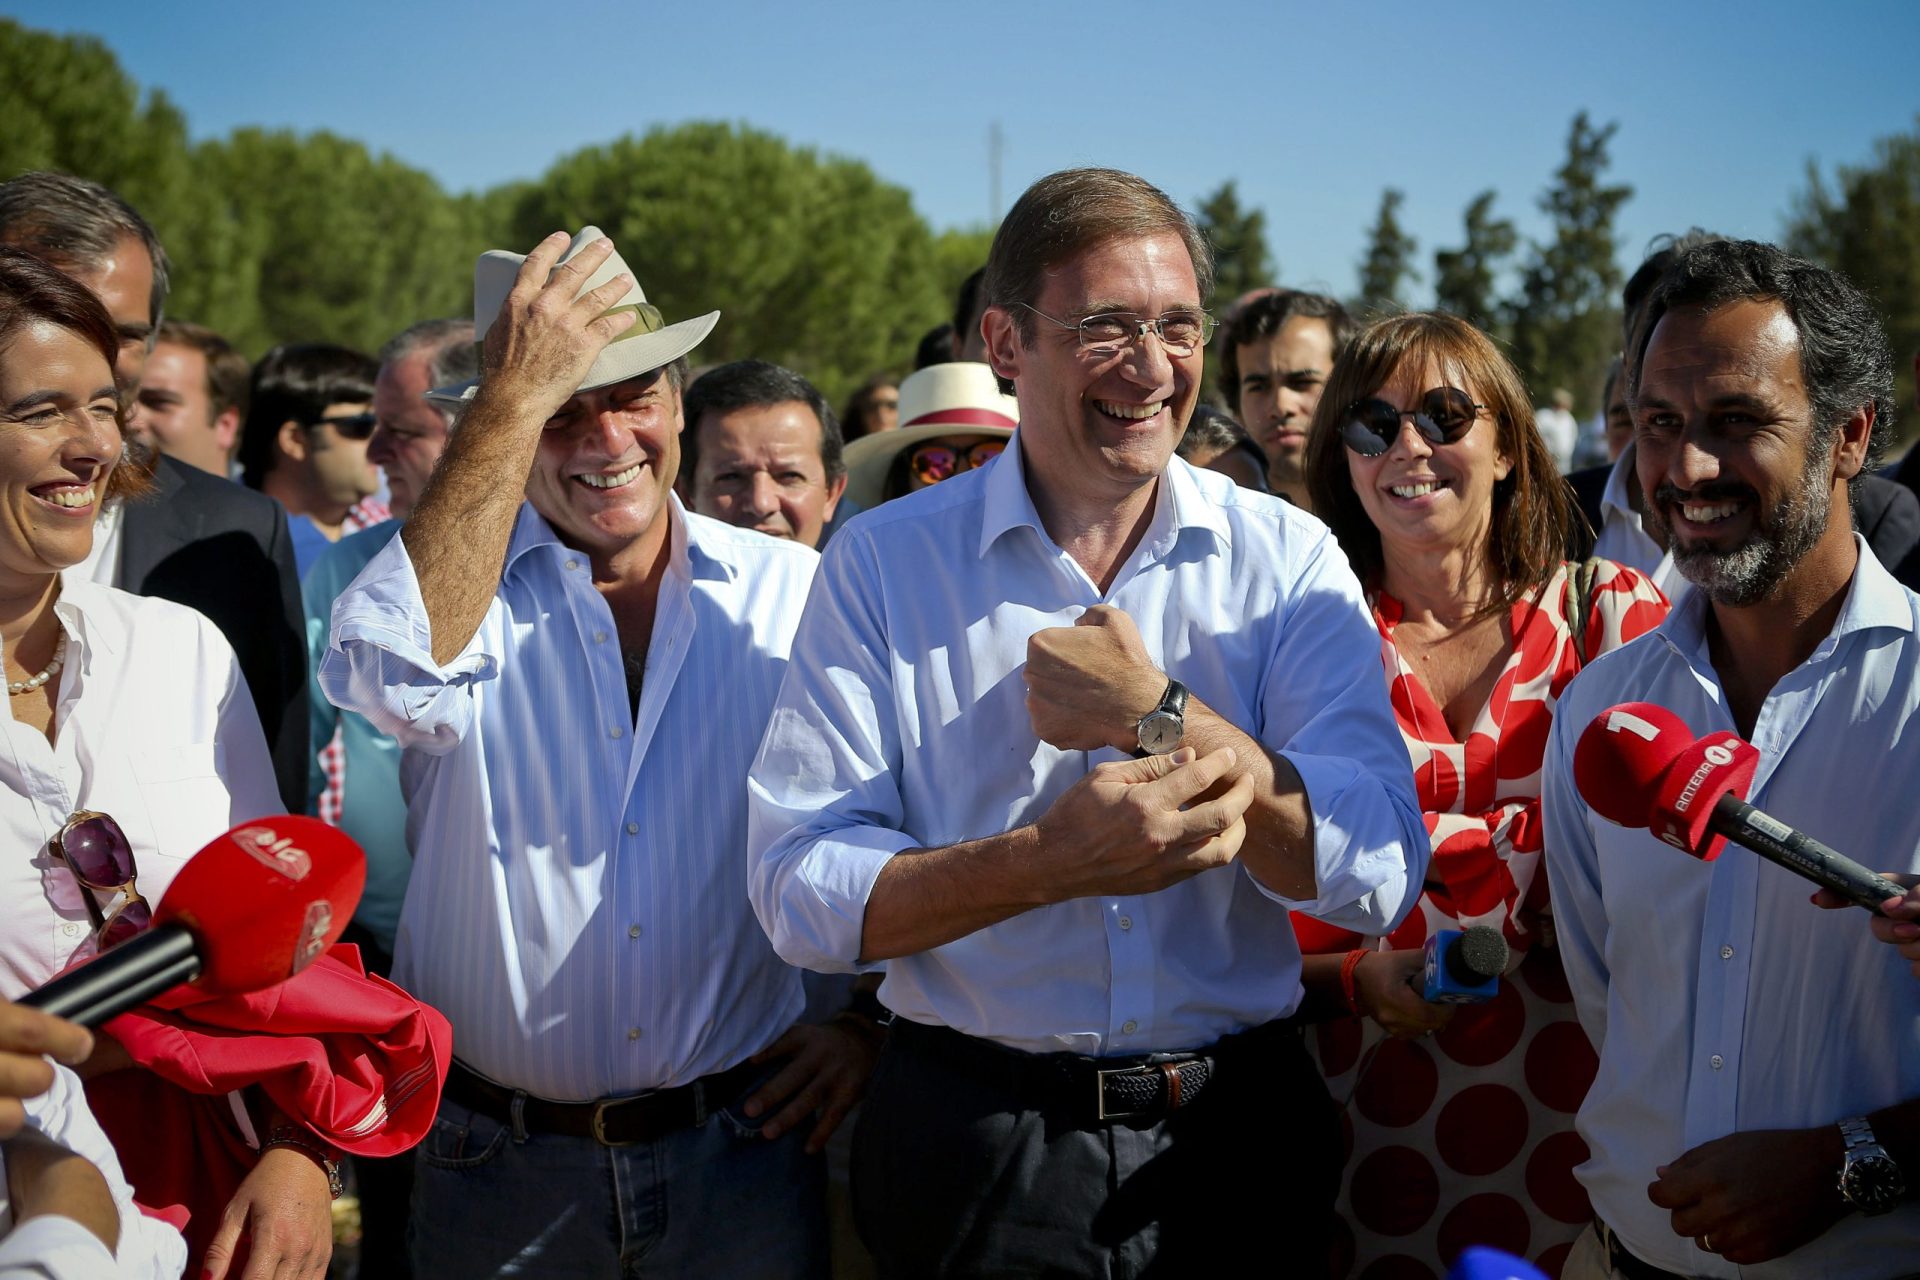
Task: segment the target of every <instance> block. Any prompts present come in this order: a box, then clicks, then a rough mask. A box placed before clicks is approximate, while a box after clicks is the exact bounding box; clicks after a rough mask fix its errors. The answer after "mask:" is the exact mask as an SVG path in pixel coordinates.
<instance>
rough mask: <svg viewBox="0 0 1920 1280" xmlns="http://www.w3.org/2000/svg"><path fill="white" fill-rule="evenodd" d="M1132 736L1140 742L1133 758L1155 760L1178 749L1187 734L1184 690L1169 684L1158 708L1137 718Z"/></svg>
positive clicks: (1172, 683)
mask: <svg viewBox="0 0 1920 1280" xmlns="http://www.w3.org/2000/svg"><path fill="white" fill-rule="evenodd" d="M1134 732H1135V735H1136V736H1137V738H1138V739H1139V742H1140V746H1139V749H1138V750H1136V751H1135V752H1134V753H1133V754H1134V755H1136V756H1157V755H1161V754H1164V753H1165V752H1168V751H1172V750H1174V749H1176V748H1177V747H1179V745H1180V739H1181V738H1182V737H1184V736H1185V735H1186V732H1187V686H1185V685H1183V684H1181V683H1180V682H1179V681H1178V680H1168V681H1167V691H1166V692H1165V693H1163V694H1161V695H1160V705H1159V706H1157V707H1155V708H1154V709H1153V710H1151V711H1149V712H1147V714H1146V715H1144V716H1141V717H1140V722H1139V724H1138V725H1136V726H1135V728H1134Z"/></svg>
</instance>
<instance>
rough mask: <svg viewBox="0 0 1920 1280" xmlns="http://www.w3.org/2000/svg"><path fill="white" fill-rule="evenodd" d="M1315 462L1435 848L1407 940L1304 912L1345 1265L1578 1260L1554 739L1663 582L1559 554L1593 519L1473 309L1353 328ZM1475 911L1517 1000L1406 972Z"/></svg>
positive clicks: (1377, 1276) (1409, 1278) (1324, 413)
mask: <svg viewBox="0 0 1920 1280" xmlns="http://www.w3.org/2000/svg"><path fill="white" fill-rule="evenodd" d="M1307 469H1308V484H1309V486H1310V488H1311V491H1312V496H1313V503H1314V510H1315V511H1316V512H1317V513H1319V514H1321V515H1322V516H1323V518H1325V519H1326V520H1327V522H1328V524H1329V525H1330V526H1332V528H1333V531H1334V533H1335V535H1336V536H1337V537H1338V538H1339V541H1340V544H1341V547H1342V548H1343V549H1344V550H1345V552H1346V554H1347V557H1348V559H1350V560H1351V561H1352V562H1353V566H1354V570H1355V572H1356V573H1358V574H1359V576H1360V579H1361V581H1362V582H1363V583H1365V584H1366V586H1367V589H1368V593H1369V597H1370V599H1371V602H1372V605H1373V610H1374V618H1375V621H1376V622H1377V624H1378V626H1379V629H1380V638H1381V646H1380V648H1381V660H1382V663H1383V668H1384V674H1385V677H1386V680H1387V683H1388V686H1389V690H1390V693H1391V697H1392V701H1393V708H1394V712H1395V714H1396V716H1397V718H1398V720H1399V723H1400V730H1401V733H1402V734H1403V736H1404V737H1405V739H1406V743H1407V750H1408V752H1409V754H1410V755H1411V756H1412V759H1413V766H1414V781H1415V784H1416V786H1417V788H1418V790H1419V792H1420V797H1421V807H1422V808H1423V809H1425V810H1426V819H1427V830H1428V832H1429V834H1430V836H1431V839H1432V848H1433V858H1432V862H1431V864H1430V865H1429V867H1428V871H1427V886H1426V891H1425V893H1423V894H1422V895H1421V898H1420V901H1419V903H1418V905H1417V906H1416V907H1415V908H1414V910H1413V911H1412V912H1411V913H1410V914H1409V915H1408V917H1407V919H1406V921H1405V923H1404V924H1402V925H1401V927H1400V928H1399V929H1397V930H1395V931H1394V933H1393V934H1392V935H1391V936H1390V937H1388V938H1386V939H1384V940H1383V939H1378V938H1364V937H1361V936H1359V935H1357V934H1352V933H1346V932H1343V931H1340V930H1336V929H1331V928H1329V927H1327V926H1325V925H1322V924H1320V923H1319V922H1317V921H1314V920H1309V919H1307V918H1305V917H1300V916H1296V917H1295V923H1296V928H1297V931H1298V933H1299V936H1300V943H1301V951H1302V952H1303V953H1305V955H1306V957H1307V959H1306V969H1305V973H1304V974H1303V981H1304V982H1305V983H1306V985H1307V987H1308V989H1309V995H1310V1000H1311V1002H1312V1003H1313V1004H1317V1005H1319V1006H1320V1007H1330V1008H1335V1009H1339V1010H1340V1013H1341V1016H1338V1017H1335V1018H1334V1019H1332V1020H1331V1021H1328V1022H1324V1023H1322V1024H1321V1025H1320V1026H1319V1027H1318V1028H1317V1029H1316V1034H1315V1036H1314V1037H1312V1039H1313V1040H1315V1041H1317V1045H1316V1048H1317V1054H1318V1057H1319V1060H1320V1063H1321V1067H1322V1069H1323V1070H1324V1071H1325V1072H1326V1075H1327V1078H1328V1086H1329V1088H1330V1089H1331V1090H1332V1092H1333V1096H1334V1097H1335V1098H1348V1099H1349V1103H1348V1106H1347V1121H1348V1128H1349V1132H1350V1134H1351V1137H1352V1147H1351V1151H1352V1154H1351V1156H1350V1157H1349V1159H1348V1161H1347V1169H1346V1174H1345V1180H1344V1184H1343V1186H1342V1191H1341V1213H1342V1217H1343V1218H1344V1221H1345V1224H1346V1227H1347V1231H1346V1232H1344V1233H1343V1239H1342V1241H1341V1244H1340V1246H1339V1247H1338V1249H1337V1251H1336V1252H1337V1256H1336V1258H1335V1260H1334V1266H1333V1274H1334V1275H1335V1276H1355V1277H1358V1278H1359V1280H1424V1278H1425V1277H1432V1278H1433V1280H1439V1278H1440V1277H1442V1276H1444V1275H1445V1274H1446V1270H1447V1264H1448V1263H1450V1262H1451V1261H1452V1260H1453V1258H1454V1257H1455V1256H1456V1255H1457V1254H1458V1253H1459V1251H1460V1250H1461V1249H1462V1248H1464V1247H1465V1246H1467V1245H1469V1244H1487V1245H1493V1246H1496V1247H1498V1248H1502V1249H1506V1250H1508V1251H1510V1252H1512V1253H1516V1254H1521V1255H1523V1256H1526V1257H1529V1258H1531V1259H1533V1260H1534V1261H1535V1263H1536V1265H1539V1266H1540V1267H1541V1268H1542V1269H1543V1270H1545V1271H1546V1272H1547V1273H1548V1274H1549V1275H1558V1274H1559V1267H1560V1263H1561V1262H1562V1261H1563V1260H1564V1259H1565V1257H1566V1254H1567V1250H1568V1248H1569V1246H1570V1245H1571V1243H1572V1241H1573V1239H1574V1237H1575V1236H1576V1235H1578V1234H1579V1232H1580V1230H1581V1228H1582V1227H1583V1226H1584V1225H1585V1224H1586V1222H1587V1221H1588V1219H1589V1217H1590V1214H1589V1212H1588V1209H1587V1202H1586V1196H1585V1194H1584V1193H1583V1192H1582V1191H1581V1189H1580V1187H1579V1185H1578V1184H1577V1183H1576V1182H1575V1181H1574V1179H1573V1172H1572V1171H1573V1167H1574V1166H1575V1165H1576V1164H1578V1163H1579V1162H1580V1161H1581V1160H1583V1159H1585V1157H1586V1149H1585V1146H1584V1144H1582V1142H1581V1140H1580V1139H1579V1137H1578V1136H1577V1135H1576V1134H1575V1133H1574V1131H1573V1117H1574V1112H1575V1111H1576V1110H1577V1109H1578V1107H1579V1103H1580V1099H1581V1097H1582V1096H1583V1095H1584V1094H1585V1093H1586V1089H1587V1085H1588V1084H1589V1082H1590V1081H1591V1080H1592V1078H1593V1070H1594V1063H1595V1060H1594V1055H1593V1051H1592V1049H1591V1048H1590V1047H1589V1046H1588V1044H1587V1042H1586V1039H1585V1037H1584V1036H1583V1035H1582V1034H1581V1031H1580V1026H1579V1023H1578V1022H1577V1021H1576V1020H1575V1016H1574V1010H1573V1004H1572V1000H1571V997H1570V996H1569V994H1568V991H1567V985H1566V981H1565V979H1564V977H1563V976H1562V973H1561V969H1560V961H1559V957H1558V956H1557V954H1556V953H1555V952H1554V950H1553V945H1552V942H1553V935H1552V928H1551V916H1550V914H1549V912H1548V909H1547V907H1548V904H1547V881H1546V874H1545V871H1544V868H1543V866H1542V863H1541V857H1540V763H1541V754H1542V751H1543V749H1544V747H1545V745H1546V741H1547V730H1548V728H1549V726H1550V725H1551V723H1552V718H1553V708H1554V704H1555V702H1556V701H1557V700H1558V698H1559V695H1560V692H1561V690H1562V689H1563V688H1564V687H1565V686H1566V683H1567V682H1568V681H1569V680H1571V679H1572V678H1573V677H1574V675H1575V674H1576V673H1578V672H1579V670H1580V668H1581V666H1582V665H1584V663H1585V662H1586V661H1587V660H1589V659H1591V658H1593V657H1595V656H1597V655H1598V654H1600V653H1603V652H1605V651H1607V650H1609V649H1612V648H1616V647H1618V646H1619V645H1621V644H1624V643H1626V642H1627V641H1629V640H1631V639H1633V638H1634V637H1635V636H1638V635H1640V634H1641V633H1642V632H1645V631H1648V630H1650V629H1652V628H1653V627H1654V626H1656V625H1658V624H1659V622H1660V620H1661V619H1662V618H1663V617H1664V616H1665V615H1666V611H1667V603H1666V600H1665V598H1664V597H1662V596H1661V594H1660V592H1659V590H1658V589H1657V588H1655V587H1654V586H1653V584H1652V583H1650V582H1649V581H1647V580H1646V579H1645V578H1643V577H1641V576H1640V575H1639V574H1638V573H1636V572H1634V571H1633V570H1632V569H1629V568H1625V567H1622V566H1620V565H1616V564H1613V563H1612V562H1610V561H1598V562H1595V564H1594V571H1593V572H1592V573H1590V574H1587V573H1576V566H1571V565H1567V564H1565V563H1563V562H1562V560H1561V555H1562V548H1564V547H1565V545H1566V542H1567V530H1568V526H1569V522H1570V521H1571V520H1573V519H1576V518H1577V516H1576V515H1575V513H1574V511H1573V508H1572V506H1571V503H1570V502H1569V499H1568V496H1567V492H1566V487H1565V485H1564V484H1563V483H1562V481H1561V480H1560V477H1559V473H1558V471H1557V470H1556V469H1555V467H1554V464H1553V460H1552V456H1551V454H1549V453H1548V451H1547V448H1546V446H1545V445H1544V444H1543V443H1542V442H1541V439H1540V436H1539V434H1538V432H1537V431H1536V430H1535V429H1534V425H1533V411H1532V409H1531V407H1530V402H1529V400H1528V397H1527V394H1526V388H1525V386H1524V385H1523V384H1522V383H1521V381H1520V378H1519V375H1518V374H1517V373H1515V371H1514V369H1513V367H1512V365H1510V364H1509V363H1508V362H1507V361H1506V359H1505V358H1504V357H1503V356H1502V355H1501V354H1500V353H1499V351H1498V350H1497V349H1496V348H1495V347H1494V345H1493V344H1492V343H1491V342H1490V341H1489V340H1488V339H1487V338H1486V336H1485V335H1484V334H1481V333H1480V332H1479V331H1478V330H1476V329H1474V328H1473V327H1472V326H1471V325H1468V324H1467V323H1465V322H1464V321H1461V320H1458V319H1455V318H1454V317H1451V316H1443V315H1406V316H1397V317H1394V318H1392V319H1390V320H1385V321H1382V322H1381V323H1379V324H1376V325H1374V326H1373V327H1372V328H1370V329H1368V330H1367V331H1366V332H1365V333H1363V334H1361V335H1360V337H1359V338H1357V339H1356V340H1355V341H1354V343H1353V346H1352V347H1351V348H1350V349H1349V350H1348V352H1347V353H1346V354H1345V355H1344V356H1342V357H1341V359H1340V361H1339V362H1338V363H1337V364H1336V365H1335V367H1334V370H1333V373H1332V376H1331V378H1330V379H1329V382H1328V385H1327V389H1326V392H1325V394H1324V395H1323V396H1322V398H1321V401H1320V406H1319V409H1318V411H1317V412H1316V414H1315V417H1314V423H1313V431H1312V436H1311V440H1310V443H1309V446H1308V456H1307ZM1588 578H1590V580H1591V585H1590V588H1588V589H1585V590H1582V589H1580V588H1578V587H1576V585H1575V583H1576V579H1583V580H1584V579H1588ZM1570 594H1571V595H1572V597H1573V598H1572V599H1571V600H1570V599H1569V596H1570ZM1576 614H1577V615H1579V624H1578V629H1579V632H1580V635H1579V636H1578V638H1577V639H1576V635H1575V625H1574V624H1572V623H1570V622H1569V617H1570V616H1573V615H1576ZM1477 924H1484V925H1492V926H1494V927H1496V928H1499V929H1501V930H1502V931H1503V932H1504V934H1505V935H1506V938H1507V941H1508V943H1509V944H1510V945H1511V946H1512V948H1513V955H1514V964H1513V967H1512V968H1511V969H1510V970H1509V972H1508V974H1507V976H1506V977H1505V978H1503V979H1502V981H1501V984H1500V994H1499V996H1498V997H1497V998H1495V999H1494V1000H1492V1001H1490V1002H1489V1003H1487V1004H1484V1005H1477V1006H1466V1007H1459V1008H1458V1010H1457V1012H1453V1013H1452V1014H1451V1019H1450V1020H1449V1012H1450V1008H1451V1007H1447V1006H1433V1005H1428V1004H1426V1003H1425V1002H1424V1001H1422V1000H1421V999H1420V997H1419V993H1418V990H1417V989H1416V988H1415V987H1414V986H1410V985H1409V982H1410V981H1411V982H1412V983H1415V984H1417V983H1418V981H1419V969H1420V964H1421V951H1420V948H1421V945H1422V943H1424V942H1425V940H1426V938H1427V936H1428V934H1430V933H1432V932H1434V931H1435V930H1439V929H1458V928H1464V927H1466V926H1469V925H1477ZM1349 1011H1352V1012H1351V1013H1349ZM1353 1014H1365V1015H1367V1020H1366V1021H1362V1020H1361V1018H1360V1017H1358V1016H1352V1015H1353ZM1429 1033H1431V1035H1429Z"/></svg>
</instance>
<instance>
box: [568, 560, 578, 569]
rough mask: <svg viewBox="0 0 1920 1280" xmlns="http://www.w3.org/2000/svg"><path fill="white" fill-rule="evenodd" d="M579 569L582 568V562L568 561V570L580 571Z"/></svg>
mask: <svg viewBox="0 0 1920 1280" xmlns="http://www.w3.org/2000/svg"><path fill="white" fill-rule="evenodd" d="M579 567H580V562H579V561H578V560H569V561H567V568H569V569H578V568H579Z"/></svg>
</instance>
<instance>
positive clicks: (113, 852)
mask: <svg viewBox="0 0 1920 1280" xmlns="http://www.w3.org/2000/svg"><path fill="white" fill-rule="evenodd" d="M50 846H51V848H52V849H53V854H54V856H55V857H56V858H59V859H60V861H62V862H64V863H66V864H67V870H69V871H71V872H73V878H74V879H75V880H78V881H79V882H80V886H81V888H82V889H83V890H85V892H83V893H81V895H80V896H81V898H83V899H84V900H85V901H86V905H87V915H88V917H89V918H91V919H92V921H93V936H94V937H95V938H96V939H97V940H98V942H99V947H100V950H102V951H105V950H107V949H108V948H110V947H115V946H118V945H119V944H120V943H122V942H125V941H126V940H127V939H128V938H131V937H133V936H134V935H135V934H137V933H139V932H141V931H142V930H143V929H145V928H146V927H147V926H148V925H150V924H152V923H153V909H152V908H151V907H149V906H148V905H147V900H146V899H145V898H143V897H141V896H140V893H139V891H138V890H137V889H136V888H135V887H134V881H135V880H136V879H137V878H138V877H139V874H140V869H139V868H138V867H137V866H136V865H135V864H134V861H133V846H132V845H131V844H130V843H128V841H127V833H126V832H124V831H122V830H121V829H120V824H119V823H117V822H115V821H114V820H113V819H112V818H110V817H108V816H107V815H106V814H104V813H95V812H94V811H93V810H91V809H82V810H80V811H79V812H78V813H75V814H74V815H73V816H72V817H71V818H68V819H67V822H66V825H65V826H63V827H61V828H60V830H59V832H58V834H56V835H55V836H54V837H53V839H52V841H51V842H50ZM96 890H97V891H99V892H102V893H116V894H117V893H121V892H123V891H124V892H125V895H126V897H125V899H124V900H123V901H122V902H121V903H120V905H119V906H117V907H115V908H114V909H113V913H112V914H111V915H108V914H105V913H103V912H102V911H101V910H100V904H99V903H98V902H96V901H94V897H93V894H94V891H96Z"/></svg>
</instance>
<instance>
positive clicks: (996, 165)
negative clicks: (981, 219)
mask: <svg viewBox="0 0 1920 1280" xmlns="http://www.w3.org/2000/svg"><path fill="white" fill-rule="evenodd" d="M1005 146H1006V139H1005V137H1003V136H1002V135H1001V133H1000V122H999V121H998V120H995V121H994V122H993V123H992V124H989V125H988V126H987V225H988V226H990V227H997V226H999V225H1000V153H1001V152H1002V150H1004V148H1005Z"/></svg>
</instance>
